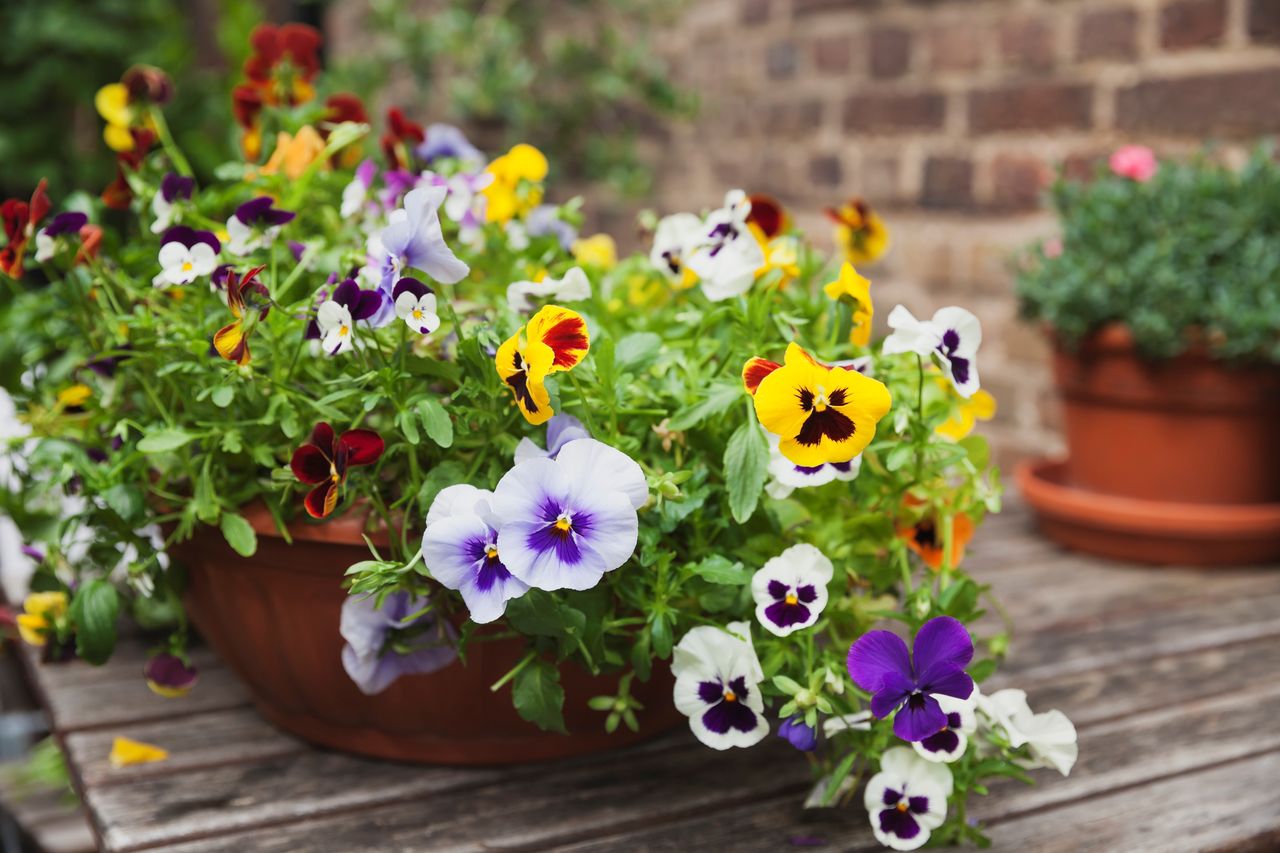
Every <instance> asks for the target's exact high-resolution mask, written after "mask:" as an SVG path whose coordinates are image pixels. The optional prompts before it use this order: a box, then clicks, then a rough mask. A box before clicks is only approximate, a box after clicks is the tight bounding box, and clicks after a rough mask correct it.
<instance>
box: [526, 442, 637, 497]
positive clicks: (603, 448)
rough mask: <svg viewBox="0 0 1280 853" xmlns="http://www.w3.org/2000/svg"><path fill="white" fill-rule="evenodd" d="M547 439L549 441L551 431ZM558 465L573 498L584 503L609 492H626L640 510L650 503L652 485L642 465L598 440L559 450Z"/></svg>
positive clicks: (568, 444)
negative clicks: (650, 487)
mask: <svg viewBox="0 0 1280 853" xmlns="http://www.w3.org/2000/svg"><path fill="white" fill-rule="evenodd" d="M579 426H581V425H579ZM570 428H571V427H570ZM547 435H548V438H549V437H550V435H551V431H550V429H548V431H547ZM556 462H557V464H558V465H559V466H560V470H561V471H563V472H564V475H565V477H567V478H568V482H569V488H570V490H571V491H572V494H573V495H574V496H576V497H577V498H578V499H579V500H580V501H582V500H587V499H588V498H589V497H590V496H592V495H595V494H599V493H602V492H606V491H618V492H622V493H623V494H624V495H626V496H627V499H628V500H629V501H630V502H631V505H632V506H633V507H635V508H636V509H640V508H641V507H642V506H644V505H645V504H646V503H647V502H648V500H649V483H648V481H647V480H646V478H645V476H644V471H643V470H641V468H640V466H639V464H637V463H636V461H635V460H634V459H632V458H631V457H630V456H628V455H627V454H625V453H623V452H622V451H621V450H618V449H617V448H616V447H610V446H609V445H607V444H605V443H604V442H603V441H596V440H595V439H594V438H579V439H575V440H573V441H570V442H569V443H567V444H565V445H564V446H563V447H561V448H560V449H559V453H558V454H557V455H556Z"/></svg>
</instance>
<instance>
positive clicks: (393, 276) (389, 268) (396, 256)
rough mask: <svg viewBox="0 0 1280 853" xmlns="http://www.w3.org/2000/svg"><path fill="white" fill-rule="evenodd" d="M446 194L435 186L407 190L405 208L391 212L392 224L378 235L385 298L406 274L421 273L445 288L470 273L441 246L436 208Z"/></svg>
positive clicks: (446, 247) (438, 216) (379, 264)
mask: <svg viewBox="0 0 1280 853" xmlns="http://www.w3.org/2000/svg"><path fill="white" fill-rule="evenodd" d="M447 192H448V190H446V189H445V188H444V187H437V186H431V187H418V188H417V189H414V190H410V191H409V194H408V195H406V196H405V197H404V207H402V208H400V209H399V210H395V211H392V213H391V217H390V223H391V224H389V225H388V226H387V227H386V228H384V229H382V232H381V233H380V234H379V235H378V243H379V244H380V246H381V253H382V256H381V258H380V260H379V262H378V267H379V269H380V270H381V273H382V289H383V290H384V291H385V292H386V293H387V294H388V296H389V295H390V293H391V287H392V284H393V283H394V282H395V281H397V280H398V279H399V278H400V277H401V276H402V275H404V273H405V271H406V270H410V269H415V270H421V271H422V272H424V273H426V274H427V275H428V276H430V277H431V278H433V279H435V280H436V281H439V282H442V283H444V284H453V283H454V282H457V281H459V280H460V279H462V278H463V276H465V275H466V274H467V273H468V272H470V271H471V270H470V267H468V266H467V265H466V264H465V263H463V262H462V261H460V260H458V257H457V255H455V254H454V253H453V250H452V249H450V248H449V247H448V246H447V245H445V242H444V234H443V232H442V231H441V228H440V215H439V208H440V204H441V202H443V201H444V198H445V195H446V193H447Z"/></svg>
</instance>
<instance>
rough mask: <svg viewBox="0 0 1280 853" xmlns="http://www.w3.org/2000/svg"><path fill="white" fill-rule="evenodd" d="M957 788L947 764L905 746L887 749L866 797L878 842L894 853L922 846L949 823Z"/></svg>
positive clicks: (869, 783) (868, 785)
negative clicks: (950, 803)
mask: <svg viewBox="0 0 1280 853" xmlns="http://www.w3.org/2000/svg"><path fill="white" fill-rule="evenodd" d="M953 785H954V779H953V778H952V776H951V769H950V768H948V767H947V765H945V764H935V763H933V762H931V761H926V760H925V759H923V758H921V757H920V756H918V755H916V754H915V753H914V752H913V751H911V749H909V748H908V747H905V746H895V747H893V748H892V749H887V750H885V753H884V755H882V756H880V772H879V773H877V774H876V775H874V776H872V777H871V779H870V780H868V782H867V790H866V794H865V797H864V804H865V805H866V807H867V814H868V815H870V817H871V831H872V832H873V833H874V834H875V837H876V840H877V841H879V842H880V843H881V844H883V845H885V846H886V847H891V848H893V849H894V850H915V849H917V848H918V847H922V846H923V845H924V844H925V843H926V842H927V841H928V840H929V836H930V834H931V833H932V832H933V830H935V829H937V828H938V827H940V826H942V824H943V822H944V821H946V819H947V798H948V797H950V796H951V790H952V787H953Z"/></svg>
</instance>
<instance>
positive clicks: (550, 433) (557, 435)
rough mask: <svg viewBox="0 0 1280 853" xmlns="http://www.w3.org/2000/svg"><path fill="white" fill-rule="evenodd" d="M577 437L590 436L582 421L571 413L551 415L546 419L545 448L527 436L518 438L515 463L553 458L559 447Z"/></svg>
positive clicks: (557, 453)
mask: <svg viewBox="0 0 1280 853" xmlns="http://www.w3.org/2000/svg"><path fill="white" fill-rule="evenodd" d="M579 438H591V433H590V432H588V431H587V428H586V427H585V426H583V425H582V421H580V420H578V419H577V418H575V417H574V416H573V415H565V414H560V415H552V416H551V420H549V421H547V449H546V450H543V449H542V448H541V447H539V446H538V445H536V444H534V443H533V442H532V441H530V440H529V439H528V438H522V439H520V443H519V444H517V445H516V458H515V461H516V464H517V465H519V464H520V463H521V462H527V461H529V460H530V459H555V458H556V456H558V455H559V453H560V450H561V448H563V447H564V446H565V445H566V444H568V443H569V442H571V441H576V440H577V439H579Z"/></svg>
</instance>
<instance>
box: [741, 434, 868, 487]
mask: <svg viewBox="0 0 1280 853" xmlns="http://www.w3.org/2000/svg"><path fill="white" fill-rule="evenodd" d="M779 442H780V439H779V438H778V436H776V435H773V434H772V433H770V434H769V474H770V475H771V479H770V480H769V482H768V483H766V484H765V487H764V490H765V493H766V494H768V495H769V497H771V498H774V499H775V500H785V499H786V498H788V497H790V496H791V493H792V492H793V491H795V490H796V489H807V488H810V487H813V486H825V485H826V484H827V483H830V482H832V481H833V480H852V479H854V478H856V477H857V476H858V471H860V470H861V469H862V454H858V455H857V456H855V457H853V458H852V459H850V460H849V461H848V462H824V463H823V464H821V465H797V464H796V463H794V462H792V461H791V460H790V459H788V458H787V457H785V456H783V455H782V451H781V450H780V449H778V444H779Z"/></svg>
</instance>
